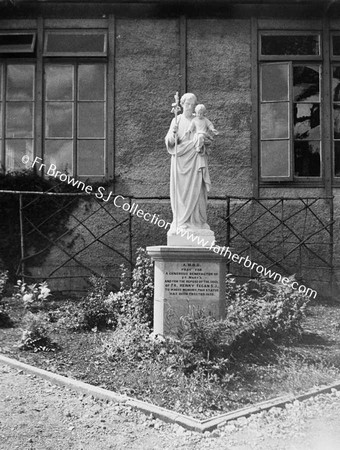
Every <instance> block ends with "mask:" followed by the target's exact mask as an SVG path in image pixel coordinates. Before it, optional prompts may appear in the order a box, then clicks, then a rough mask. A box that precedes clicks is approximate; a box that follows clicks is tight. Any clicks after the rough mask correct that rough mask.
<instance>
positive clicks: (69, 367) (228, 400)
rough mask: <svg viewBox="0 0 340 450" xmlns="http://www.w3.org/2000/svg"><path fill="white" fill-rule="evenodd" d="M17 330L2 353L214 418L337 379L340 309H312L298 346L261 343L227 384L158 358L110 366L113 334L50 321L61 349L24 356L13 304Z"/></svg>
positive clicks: (7, 335) (1, 345)
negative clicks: (107, 343) (109, 344)
mask: <svg viewBox="0 0 340 450" xmlns="http://www.w3.org/2000/svg"><path fill="white" fill-rule="evenodd" d="M7 303H8V305H9V311H10V315H11V317H12V319H14V327H11V328H0V352H1V353H2V354H5V355H7V356H10V357H12V358H16V359H18V360H20V361H22V362H25V363H27V364H32V365H35V366H37V367H40V368H43V369H46V370H49V371H52V372H55V373H58V374H61V375H64V376H68V377H72V378H75V379H79V380H82V381H85V382H87V383H90V384H93V385H96V386H101V387H104V388H106V389H109V390H112V391H115V392H118V393H122V394H127V395H129V396H132V397H135V398H137V399H141V400H144V401H148V402H151V403H154V404H156V405H159V406H162V407H166V408H169V409H173V410H176V411H178V412H180V413H184V414H188V415H191V416H194V417H197V418H204V417H211V416H214V415H217V414H220V413H222V412H228V411H232V410H236V409H239V408H241V407H244V406H249V405H251V404H255V403H257V402H259V401H263V400H268V399H270V398H274V397H277V396H280V395H285V394H292V393H293V394H297V393H301V392H303V391H306V390H308V389H310V388H312V387H314V386H316V385H323V384H327V383H331V382H332V381H334V380H336V379H339V378H340V304H338V303H334V304H318V303H316V302H314V303H312V304H309V305H308V309H307V314H306V317H305V319H304V320H303V322H302V329H303V331H302V334H301V335H300V337H299V338H297V339H296V340H295V341H294V342H290V343H287V341H286V342H283V341H279V342H276V343H274V342H271V341H270V340H269V341H268V342H266V343H265V345H261V344H259V345H258V346H257V347H256V348H254V349H253V350H252V351H251V352H249V353H247V354H243V355H242V356H239V357H238V358H237V359H236V360H234V361H233V363H232V364H231V365H230V367H229V369H228V376H227V377H224V378H223V380H216V379H214V378H212V377H210V378H209V377H204V376H202V373H198V374H196V375H195V372H194V373H192V374H189V375H188V374H184V373H182V372H176V370H168V368H166V367H165V366H164V364H161V363H160V362H159V361H158V360H152V359H151V358H143V355H141V357H140V358H137V359H127V360H125V361H124V359H120V360H119V363H117V362H115V361H112V360H111V361H110V360H109V359H108V357H107V353H106V352H105V349H104V347H103V341H105V340H107V339H110V337H111V335H112V333H113V331H111V330H106V331H101V332H99V331H97V330H96V329H94V331H77V332H71V331H65V329H63V328H60V327H59V326H58V322H56V323H53V321H52V322H51V324H50V329H49V331H50V336H51V338H52V341H54V342H56V343H57V344H58V346H59V349H57V350H56V351H50V352H47V351H39V352H34V351H23V350H20V349H19V347H18V344H19V342H20V338H21V335H22V330H21V328H20V327H21V326H22V325H21V323H22V322H21V320H22V318H23V316H24V314H25V313H26V311H25V309H24V308H23V305H22V303H21V302H20V301H19V300H13V299H8V302H7ZM70 305H74V300H73V301H72V300H68V299H59V300H57V301H56V300H55V301H51V300H46V301H45V303H44V311H45V313H49V314H50V316H51V317H53V316H57V315H58V314H62V312H63V311H64V310H66V309H67V308H68V307H69V306H70Z"/></svg>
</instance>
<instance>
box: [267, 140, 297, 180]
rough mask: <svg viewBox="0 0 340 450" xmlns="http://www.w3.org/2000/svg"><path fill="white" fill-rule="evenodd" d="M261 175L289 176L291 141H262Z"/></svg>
mask: <svg viewBox="0 0 340 450" xmlns="http://www.w3.org/2000/svg"><path fill="white" fill-rule="evenodd" d="M261 175H262V176H263V177H289V175H290V161H289V141H283V140H282V141H264V142H262V143H261Z"/></svg>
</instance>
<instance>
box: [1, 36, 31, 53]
mask: <svg viewBox="0 0 340 450" xmlns="http://www.w3.org/2000/svg"><path fill="white" fill-rule="evenodd" d="M30 34H31V35H32V36H33V39H32V43H31V48H30V49H25V50H24V49H20V48H15V46H13V47H12V48H10V47H9V48H8V50H6V49H2V48H1V46H0V55H7V56H8V55H11V54H15V53H21V54H23V55H31V54H34V53H35V47H36V42H37V32H36V31H31V30H22V31H10V30H8V31H0V36H9V35H12V36H13V35H14V36H23V35H30Z"/></svg>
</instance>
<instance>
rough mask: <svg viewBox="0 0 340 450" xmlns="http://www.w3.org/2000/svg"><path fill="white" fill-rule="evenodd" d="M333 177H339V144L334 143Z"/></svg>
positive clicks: (337, 142)
mask: <svg viewBox="0 0 340 450" xmlns="http://www.w3.org/2000/svg"><path fill="white" fill-rule="evenodd" d="M334 175H335V176H336V177H340V142H339V141H335V142H334Z"/></svg>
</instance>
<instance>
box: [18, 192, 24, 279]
mask: <svg viewBox="0 0 340 450" xmlns="http://www.w3.org/2000/svg"><path fill="white" fill-rule="evenodd" d="M19 220H20V252H21V260H20V266H19V267H20V268H21V280H22V281H23V282H25V243H24V222H23V217H22V194H19ZM18 269H19V268H18Z"/></svg>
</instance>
